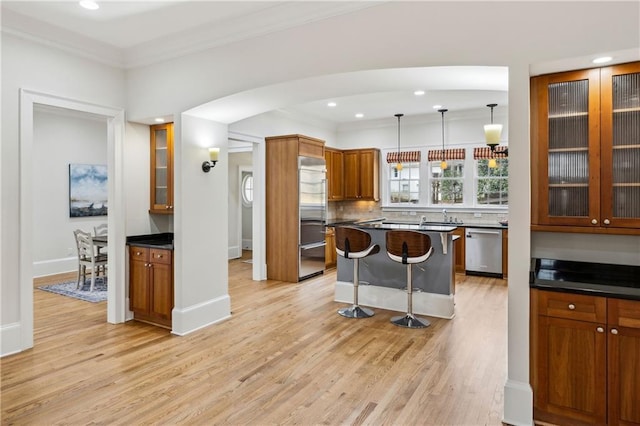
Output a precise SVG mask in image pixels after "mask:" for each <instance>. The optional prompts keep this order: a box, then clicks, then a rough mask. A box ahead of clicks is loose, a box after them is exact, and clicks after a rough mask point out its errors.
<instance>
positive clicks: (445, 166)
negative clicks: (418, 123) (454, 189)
mask: <svg viewBox="0 0 640 426" xmlns="http://www.w3.org/2000/svg"><path fill="white" fill-rule="evenodd" d="M447 111H449V110H448V109H439V110H438V112H439V113H440V114H442V161H441V162H440V168H441V169H442V170H443V171H444V170H446V169H447V161H446V160H445V158H444V113H445V112H447Z"/></svg>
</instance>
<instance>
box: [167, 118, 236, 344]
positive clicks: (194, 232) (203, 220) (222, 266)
mask: <svg viewBox="0 0 640 426" xmlns="http://www.w3.org/2000/svg"><path fill="white" fill-rule="evenodd" d="M209 147H218V148H220V154H219V157H218V159H219V161H218V163H217V165H216V167H214V168H212V169H211V171H210V172H209V173H204V172H203V171H202V167H201V165H202V162H203V161H205V160H208V159H209V153H208V148H209ZM227 148H228V133H227V126H226V125H222V124H219V123H215V122H213V121H208V120H203V119H200V118H195V117H191V116H189V115H186V114H182V115H181V118H180V119H179V120H176V122H175V123H174V151H175V164H174V165H175V175H176V176H175V180H174V182H175V192H174V204H175V206H176V209H175V211H174V227H175V238H174V245H175V251H174V260H175V264H174V279H175V286H174V287H175V307H174V309H173V327H172V331H173V333H175V334H179V335H182V334H186V333H189V332H192V331H194V330H196V329H197V328H200V327H204V326H206V325H209V324H213V323H215V322H218V321H221V320H223V319H225V318H228V317H229V315H231V301H230V299H229V267H228V261H227V244H228V241H229V236H228V232H229V230H228V228H227V223H228V222H229V219H228V210H227V209H228V207H227V205H228V195H229V182H228V176H229V169H228V167H229V161H228V153H227Z"/></svg>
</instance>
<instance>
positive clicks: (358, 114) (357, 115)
mask: <svg viewBox="0 0 640 426" xmlns="http://www.w3.org/2000/svg"><path fill="white" fill-rule="evenodd" d="M362 117H364V114H363V113H361V112H359V113H357V114H356V118H362Z"/></svg>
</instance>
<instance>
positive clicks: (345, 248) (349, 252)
mask: <svg viewBox="0 0 640 426" xmlns="http://www.w3.org/2000/svg"><path fill="white" fill-rule="evenodd" d="M336 252H337V253H338V255H340V256H342V257H344V258H345V259H353V305H352V306H351V307H349V308H342V309H340V310H338V313H339V314H340V315H342V316H343V317H347V318H368V317H372V316H373V311H372V310H371V309H368V308H362V307H360V306H358V283H359V282H360V270H359V261H360V259H362V258H364V257H367V256H371V255H373V254H376V253H379V252H380V246H379V245H377V244H374V245H371V235H369V233H368V232H365V231H362V230H360V229H356V228H347V227H343V226H338V227H336Z"/></svg>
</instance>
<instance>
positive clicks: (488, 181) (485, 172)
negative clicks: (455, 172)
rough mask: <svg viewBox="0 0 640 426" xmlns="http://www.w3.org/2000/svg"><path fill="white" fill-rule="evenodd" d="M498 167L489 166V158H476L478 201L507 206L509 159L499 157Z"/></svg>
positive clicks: (497, 160) (483, 203)
mask: <svg viewBox="0 0 640 426" xmlns="http://www.w3.org/2000/svg"><path fill="white" fill-rule="evenodd" d="M495 161H496V165H497V167H495V168H491V167H489V160H476V171H477V172H476V175H477V180H476V202H477V203H478V204H479V205H497V206H506V205H508V204H509V160H508V159H506V158H498V159H496V160H495Z"/></svg>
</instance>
